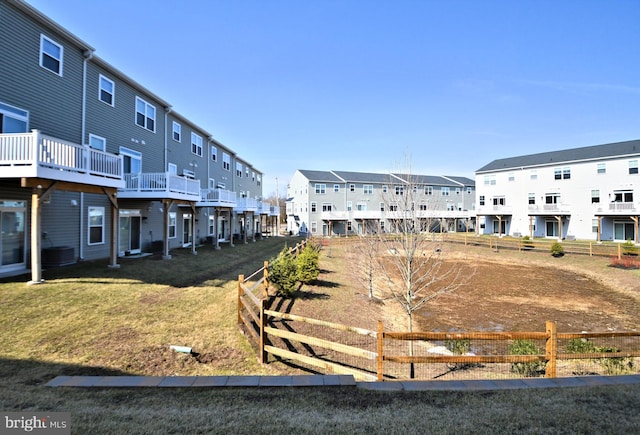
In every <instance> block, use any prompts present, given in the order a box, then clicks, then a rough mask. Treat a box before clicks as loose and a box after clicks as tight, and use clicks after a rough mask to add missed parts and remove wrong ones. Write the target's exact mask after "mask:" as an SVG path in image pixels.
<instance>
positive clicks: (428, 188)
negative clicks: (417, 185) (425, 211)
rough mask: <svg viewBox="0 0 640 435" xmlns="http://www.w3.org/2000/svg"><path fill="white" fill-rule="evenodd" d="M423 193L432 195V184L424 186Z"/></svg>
mask: <svg viewBox="0 0 640 435" xmlns="http://www.w3.org/2000/svg"><path fill="white" fill-rule="evenodd" d="M424 194H425V195H433V186H424Z"/></svg>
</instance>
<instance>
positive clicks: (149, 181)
mask: <svg viewBox="0 0 640 435" xmlns="http://www.w3.org/2000/svg"><path fill="white" fill-rule="evenodd" d="M124 181H125V188H124V189H121V190H122V191H123V192H174V193H182V194H187V195H194V196H197V197H199V196H200V181H199V180H194V179H191V178H186V177H181V176H179V175H175V174H171V173H169V172H141V173H138V174H125V175H124Z"/></svg>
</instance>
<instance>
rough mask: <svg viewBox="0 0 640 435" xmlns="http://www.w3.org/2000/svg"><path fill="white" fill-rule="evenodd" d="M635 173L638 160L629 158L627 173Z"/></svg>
mask: <svg viewBox="0 0 640 435" xmlns="http://www.w3.org/2000/svg"><path fill="white" fill-rule="evenodd" d="M637 173H638V161H637V160H629V174H637Z"/></svg>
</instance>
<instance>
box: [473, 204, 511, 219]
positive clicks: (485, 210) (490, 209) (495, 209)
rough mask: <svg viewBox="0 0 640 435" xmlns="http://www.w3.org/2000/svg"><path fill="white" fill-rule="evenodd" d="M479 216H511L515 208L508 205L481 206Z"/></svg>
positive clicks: (478, 211)
mask: <svg viewBox="0 0 640 435" xmlns="http://www.w3.org/2000/svg"><path fill="white" fill-rule="evenodd" d="M476 214H478V215H486V216H491V215H510V214H513V207H511V206H508V205H481V206H479V207H478V210H477V213H476Z"/></svg>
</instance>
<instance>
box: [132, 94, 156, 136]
mask: <svg viewBox="0 0 640 435" xmlns="http://www.w3.org/2000/svg"><path fill="white" fill-rule="evenodd" d="M136 125H139V126H140V127H142V128H146V129H147V130H149V131H153V132H155V131H156V108H155V106H152V105H151V104H149V103H147V102H146V101H144V100H143V99H142V98H140V97H136Z"/></svg>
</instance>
